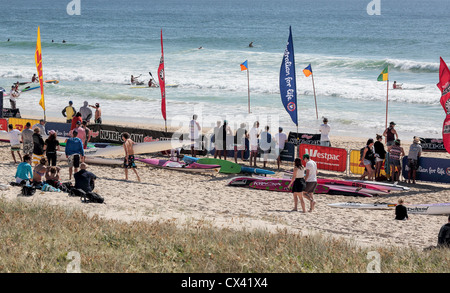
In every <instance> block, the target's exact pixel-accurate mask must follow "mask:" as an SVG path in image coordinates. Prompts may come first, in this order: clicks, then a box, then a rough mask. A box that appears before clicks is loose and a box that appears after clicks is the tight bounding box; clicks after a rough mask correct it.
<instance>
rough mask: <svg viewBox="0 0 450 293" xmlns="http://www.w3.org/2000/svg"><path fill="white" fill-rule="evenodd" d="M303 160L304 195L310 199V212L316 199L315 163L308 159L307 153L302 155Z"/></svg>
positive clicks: (316, 172)
mask: <svg viewBox="0 0 450 293" xmlns="http://www.w3.org/2000/svg"><path fill="white" fill-rule="evenodd" d="M303 161H304V162H305V169H306V173H305V181H306V187H305V190H304V191H305V197H306V199H308V200H309V201H310V208H309V211H310V212H312V211H313V210H314V207H315V206H316V201H315V200H314V191H315V190H316V187H317V174H318V170H317V164H316V162H314V161H313V160H311V159H310V157H309V155H308V154H304V155H303Z"/></svg>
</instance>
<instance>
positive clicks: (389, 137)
mask: <svg viewBox="0 0 450 293" xmlns="http://www.w3.org/2000/svg"><path fill="white" fill-rule="evenodd" d="M395 125H396V124H395V122H394V121H391V123H389V127H388V128H386V130H385V131H384V132H383V136H385V137H386V139H385V143H386V146H387V147H389V146H392V145H394V141H395V140H396V139H398V134H397V131H396V130H395V129H394V127H395Z"/></svg>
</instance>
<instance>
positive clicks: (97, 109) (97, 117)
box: [89, 103, 102, 124]
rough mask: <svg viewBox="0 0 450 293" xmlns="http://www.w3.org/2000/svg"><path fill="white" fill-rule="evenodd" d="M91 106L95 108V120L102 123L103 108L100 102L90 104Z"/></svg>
mask: <svg viewBox="0 0 450 293" xmlns="http://www.w3.org/2000/svg"><path fill="white" fill-rule="evenodd" d="M89 107H92V108H94V109H95V113H94V122H95V123H96V124H102V109H100V104H99V103H95V106H92V105H89Z"/></svg>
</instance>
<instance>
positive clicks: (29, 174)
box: [16, 162, 33, 180]
mask: <svg viewBox="0 0 450 293" xmlns="http://www.w3.org/2000/svg"><path fill="white" fill-rule="evenodd" d="M16 178H20V179H23V180H30V179H31V178H33V168H31V165H30V164H28V163H27V162H22V163H20V164H19V166H17V171H16Z"/></svg>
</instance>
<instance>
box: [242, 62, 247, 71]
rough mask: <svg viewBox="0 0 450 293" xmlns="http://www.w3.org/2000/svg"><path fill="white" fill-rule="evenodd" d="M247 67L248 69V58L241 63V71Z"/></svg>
mask: <svg viewBox="0 0 450 293" xmlns="http://www.w3.org/2000/svg"><path fill="white" fill-rule="evenodd" d="M247 69H248V63H247V60H245V61H244V63H242V64H241V71H244V70H247Z"/></svg>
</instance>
